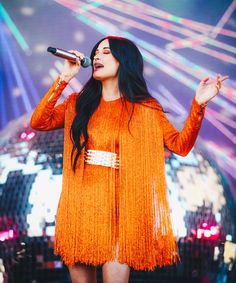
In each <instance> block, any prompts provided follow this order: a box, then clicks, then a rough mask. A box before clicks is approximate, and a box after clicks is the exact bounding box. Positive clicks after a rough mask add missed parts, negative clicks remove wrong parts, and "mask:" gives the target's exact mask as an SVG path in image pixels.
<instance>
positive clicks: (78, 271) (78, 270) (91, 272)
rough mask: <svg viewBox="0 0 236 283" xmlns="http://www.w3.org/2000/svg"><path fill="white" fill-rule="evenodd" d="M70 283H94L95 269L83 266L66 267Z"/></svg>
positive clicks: (95, 277)
mask: <svg viewBox="0 0 236 283" xmlns="http://www.w3.org/2000/svg"><path fill="white" fill-rule="evenodd" d="M68 269H69V272H70V278H71V282H72V283H96V282H97V268H96V267H95V266H89V265H84V264H76V265H74V266H68Z"/></svg>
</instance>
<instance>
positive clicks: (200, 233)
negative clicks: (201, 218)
mask: <svg viewBox="0 0 236 283" xmlns="http://www.w3.org/2000/svg"><path fill="white" fill-rule="evenodd" d="M202 226H203V227H204V228H198V229H197V235H196V237H197V239H206V240H217V239H218V237H219V230H218V227H216V226H210V228H206V227H207V226H208V225H207V223H203V224H202Z"/></svg>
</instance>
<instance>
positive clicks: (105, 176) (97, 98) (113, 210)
mask: <svg viewBox="0 0 236 283" xmlns="http://www.w3.org/2000/svg"><path fill="white" fill-rule="evenodd" d="M71 52H74V53H75V54H76V55H77V57H78V60H77V63H76V64H73V63H70V62H69V61H65V63H64V68H63V70H62V73H61V74H60V76H59V77H58V78H57V80H56V81H55V82H54V84H53V85H52V87H51V88H50V90H49V91H48V92H47V93H46V95H45V96H44V98H43V99H42V100H41V102H40V103H39V105H38V106H37V108H36V109H35V111H34V113H33V115H32V119H31V126H32V128H34V129H37V130H52V129H58V128H62V127H64V161H63V188H62V193H61V197H60V202H59V205H58V211H57V221H56V233H55V252H56V254H59V255H61V257H62V259H63V261H64V262H65V264H66V265H67V266H68V268H69V271H70V275H71V278H72V282H90V283H91V282H96V266H97V265H102V272H103V282H104V283H109V282H112V283H118V282H120V283H124V282H128V280H129V274H130V267H133V268H135V269H141V270H154V269H155V267H156V266H164V265H167V264H172V263H175V262H177V260H178V252H177V247H176V243H175V238H174V235H173V233H172V228H171V221H170V213H169V207H168V202H167V196H166V183H165V167H164V146H166V147H167V148H169V149H170V150H172V151H173V152H175V153H177V154H180V155H183V156H184V155H186V154H188V152H189V151H190V150H191V148H192V146H193V145H194V142H195V140H196V138H197V134H198V132H199V129H200V126H201V122H202V119H203V115H204V110H205V106H206V104H207V103H208V101H209V100H210V99H212V98H213V97H214V96H216V95H217V93H218V92H219V89H220V87H221V83H222V82H223V81H224V80H225V79H226V78H227V77H226V76H225V77H222V76H217V78H216V80H214V81H212V82H209V78H205V79H204V80H202V81H201V83H200V85H199V87H198V90H197V92H196V96H195V97H194V99H193V103H192V107H191V111H190V114H189V117H188V119H187V121H186V123H185V126H184V128H183V130H182V131H181V132H178V131H177V130H176V129H175V128H174V127H173V126H172V125H171V124H170V122H169V121H168V120H167V118H166V116H165V115H164V113H163V111H162V108H161V106H160V105H159V104H158V103H157V102H156V101H155V100H154V99H153V98H152V97H151V95H150V94H149V92H148V90H147V86H146V83H145V80H144V78H143V59H142V56H141V54H140V52H139V50H138V48H137V47H136V46H135V44H134V43H133V42H131V41H130V40H128V39H125V38H120V37H111V36H109V37H106V38H104V39H102V40H101V41H99V42H98V43H97V44H96V45H95V47H94V48H93V50H92V53H91V59H92V62H93V67H92V77H91V78H90V79H89V81H88V82H87V83H86V85H85V86H84V88H83V89H82V91H81V92H80V93H79V94H76V93H75V94H72V95H70V96H69V98H68V99H66V100H65V101H64V102H63V103H62V104H59V105H57V106H55V104H56V102H57V100H58V98H59V97H60V95H61V92H62V90H63V89H64V88H65V87H66V85H67V83H68V82H69V81H70V80H71V79H72V78H73V77H74V76H75V75H76V74H77V73H78V71H79V69H80V59H82V58H83V57H84V55H83V54H82V53H80V52H78V51H76V50H72V51H71Z"/></svg>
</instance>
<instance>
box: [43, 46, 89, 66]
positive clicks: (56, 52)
mask: <svg viewBox="0 0 236 283" xmlns="http://www.w3.org/2000/svg"><path fill="white" fill-rule="evenodd" d="M47 51H48V52H51V53H52V54H53V55H55V56H58V57H61V58H64V59H67V60H69V61H71V62H72V63H76V59H78V58H79V57H77V56H76V55H75V54H74V53H71V52H68V51H66V50H63V49H59V48H55V47H48V49H47ZM79 60H80V62H81V66H82V67H84V68H87V67H88V66H90V65H91V59H90V58H89V57H86V56H85V57H84V58H83V59H79Z"/></svg>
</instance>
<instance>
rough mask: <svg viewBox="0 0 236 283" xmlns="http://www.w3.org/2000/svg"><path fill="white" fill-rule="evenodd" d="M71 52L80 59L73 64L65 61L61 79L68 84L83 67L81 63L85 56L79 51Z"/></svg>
mask: <svg viewBox="0 0 236 283" xmlns="http://www.w3.org/2000/svg"><path fill="white" fill-rule="evenodd" d="M69 52H71V53H74V54H75V55H76V56H77V57H78V59H77V60H76V63H72V62H71V61H68V60H65V61H64V65H63V68H62V71H61V75H60V78H61V79H62V80H63V81H66V82H69V81H70V80H71V79H72V78H73V77H74V76H75V75H76V74H77V73H78V72H79V69H80V66H81V62H80V61H81V59H83V58H84V54H83V53H80V52H78V51H77V50H69Z"/></svg>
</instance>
